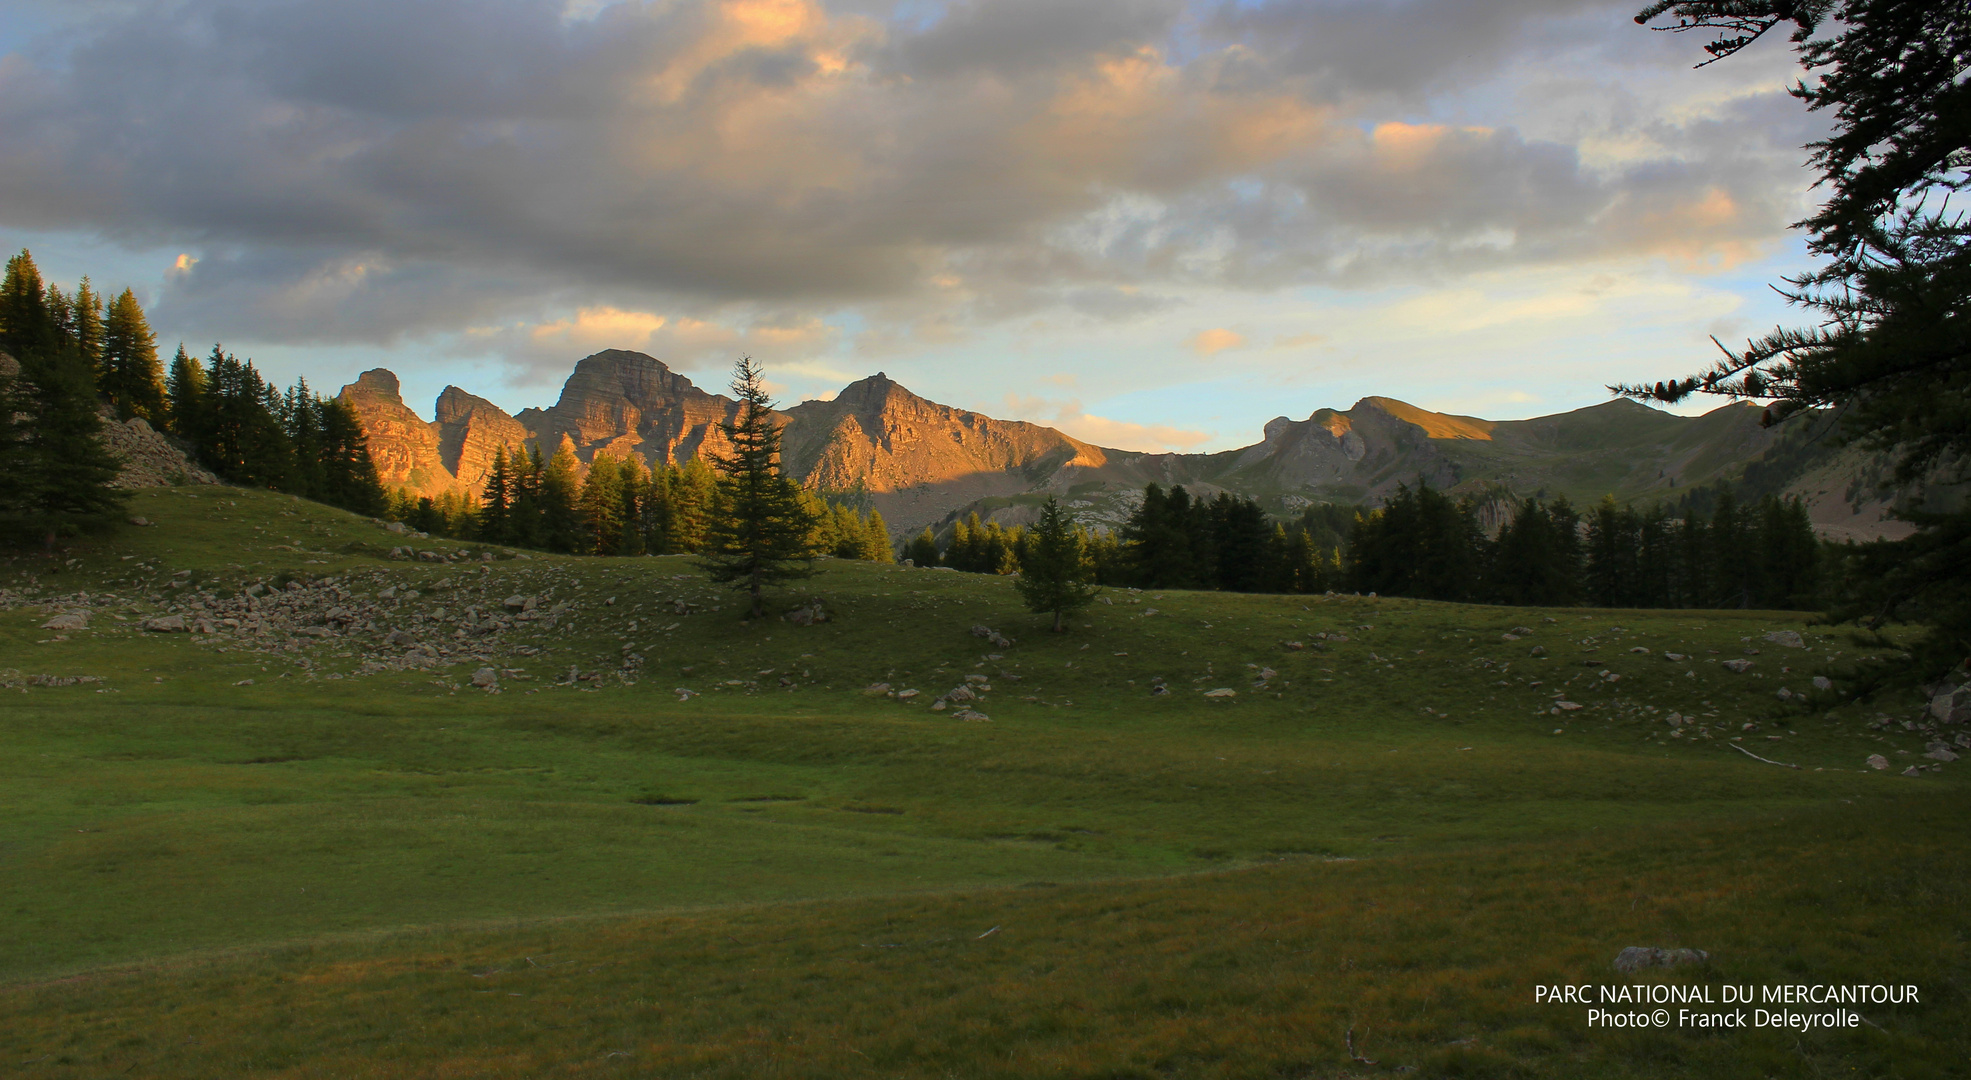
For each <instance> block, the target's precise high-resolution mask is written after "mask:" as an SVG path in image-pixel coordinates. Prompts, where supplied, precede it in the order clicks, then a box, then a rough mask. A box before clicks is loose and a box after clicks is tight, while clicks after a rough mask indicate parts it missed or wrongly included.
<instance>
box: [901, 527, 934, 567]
mask: <svg viewBox="0 0 1971 1080" xmlns="http://www.w3.org/2000/svg"><path fill="white" fill-rule="evenodd" d="M903 557H904V558H906V559H909V560H910V562H911V564H912V565H914V566H936V565H938V538H937V537H936V536H935V535H933V534H932V533H931V527H930V526H929V525H926V526H924V531H923V532H921V533H918V534H917V539H915V540H912V541H911V542H910V546H908V547H906V548H904V550H903Z"/></svg>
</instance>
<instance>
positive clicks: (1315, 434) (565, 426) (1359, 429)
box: [339, 349, 1887, 539]
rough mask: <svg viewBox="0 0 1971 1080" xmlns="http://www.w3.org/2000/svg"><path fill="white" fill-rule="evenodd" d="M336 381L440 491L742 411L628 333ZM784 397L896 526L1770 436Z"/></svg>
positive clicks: (1365, 484) (1515, 472) (696, 432)
mask: <svg viewBox="0 0 1971 1080" xmlns="http://www.w3.org/2000/svg"><path fill="white" fill-rule="evenodd" d="M339 397H340V398H341V399H342V400H344V401H347V402H348V403H349V404H350V405H351V406H353V407H354V408H355V411H356V413H357V416H358V417H359V418H360V419H361V420H362V422H363V425H364V428H365V430H366V431H367V432H368V433H369V437H370V442H371V454H372V456H373V457H374V458H375V459H376V461H377V466H378V471H379V474H380V475H381V476H382V478H383V480H384V483H385V484H386V485H387V486H389V487H392V488H398V487H402V488H405V489H408V490H410V491H411V492H413V493H414V494H420V495H432V496H436V495H439V494H441V493H443V492H457V493H459V494H462V495H467V496H476V495H477V494H478V492H479V490H480V488H481V486H482V485H483V483H484V480H485V476H486V473H487V471H488V470H489V469H490V467H491V462H492V459H493V454H494V452H495V451H496V450H497V449H500V448H505V449H506V450H507V451H508V452H509V453H512V452H514V451H516V450H519V449H522V448H524V447H525V446H526V445H527V444H529V443H533V444H537V445H539V446H540V447H541V448H542V450H543V452H544V453H549V454H552V453H554V452H556V451H557V450H560V449H567V450H568V451H569V452H570V453H572V454H573V455H574V457H575V458H576V460H577V461H578V462H580V463H581V464H582V465H583V466H586V464H587V463H588V462H591V461H593V460H594V459H595V457H596V455H597V454H609V455H610V456H612V457H616V458H622V457H625V456H636V457H638V458H640V459H641V460H643V461H644V462H645V463H646V464H648V463H650V462H653V461H657V462H663V463H665V464H669V465H673V466H675V465H682V464H683V463H684V462H686V461H688V460H690V459H691V458H693V457H703V456H706V455H710V454H717V453H720V452H721V451H723V450H725V449H726V441H725V438H724V436H723V435H722V434H721V433H720V432H719V428H718V425H719V424H720V423H722V422H726V421H729V420H730V419H731V418H732V417H733V416H734V415H736V412H737V409H738V404H737V403H736V402H735V401H733V399H731V398H729V397H726V396H724V395H721V394H713V393H708V392H707V391H705V390H703V389H701V388H699V387H698V386H696V385H695V384H693V383H692V382H691V380H690V379H689V378H687V377H685V376H683V375H681V374H678V373H677V372H674V371H672V370H670V368H669V367H667V366H666V365H665V364H664V363H663V362H662V361H659V360H657V359H656V358H654V357H651V356H648V355H646V354H644V353H639V352H633V351H629V350H623V349H605V350H603V351H601V352H597V353H593V354H591V355H589V356H586V357H583V358H582V359H581V360H579V361H578V362H577V363H576V364H575V366H574V369H573V370H572V371H571V372H570V374H569V377H568V379H567V381H566V382H565V383H564V384H563V386H562V390H561V394H560V396H559V397H558V398H557V400H556V401H555V403H554V404H553V405H551V406H548V407H546V408H528V409H523V410H521V411H520V412H519V413H516V414H511V415H509V414H508V413H506V412H505V411H504V410H503V409H501V408H500V407H499V406H497V405H494V404H493V403H492V402H490V401H487V400H486V399H485V398H481V397H478V396H476V395H474V394H471V393H470V392H468V391H466V390H464V389H462V388H460V387H457V386H447V387H446V388H445V389H444V390H443V391H442V392H440V394H439V395H438V398H437V400H436V402H435V404H434V409H433V417H434V418H433V419H432V420H430V421H425V420H423V419H422V418H421V417H419V416H418V415H417V413H416V412H415V411H413V410H412V409H411V408H410V407H409V406H408V405H406V404H405V403H404V401H403V398H402V395H401V386H400V383H399V382H398V380H397V377H396V376H395V374H393V373H392V372H390V371H388V370H386V369H382V368H377V369H372V370H370V371H366V372H364V373H362V375H360V376H359V377H358V378H357V380H356V381H355V382H353V383H351V384H349V385H348V386H345V387H343V389H342V392H341V394H340V395H339ZM775 415H776V418H777V419H778V420H779V421H780V423H781V425H782V432H783V439H784V447H785V454H784V460H785V462H786V467H787V470H788V472H789V474H790V475H792V476H794V477H796V478H797V479H799V480H800V481H801V482H802V483H803V484H805V485H806V486H808V487H810V488H814V489H817V490H820V491H823V492H827V493H831V494H834V495H837V496H841V497H848V498H851V499H853V500H855V501H858V502H860V503H863V504H865V505H868V506H872V507H874V508H875V509H878V510H881V511H882V513H883V515H884V517H885V518H886V519H887V520H888V521H889V522H890V524H891V526H892V529H893V530H894V531H895V534H896V535H897V537H898V538H899V539H901V538H903V537H905V536H908V535H910V534H914V533H915V532H917V531H918V530H920V529H922V528H924V527H926V526H933V527H937V526H940V525H942V524H944V523H946V522H949V521H950V520H952V519H953V518H955V517H957V516H959V515H961V514H963V513H966V512H968V511H972V510H977V511H979V512H981V513H984V514H986V515H987V516H990V517H994V518H996V519H998V520H1002V521H1005V522H1008V523H1013V522H1018V521H1021V520H1025V519H1027V518H1029V517H1031V515H1032V511H1033V508H1034V507H1035V506H1036V505H1037V504H1038V503H1039V502H1040V501H1042V500H1043V499H1044V498H1045V497H1046V496H1048V495H1055V496H1060V497H1062V499H1063V501H1064V502H1066V503H1067V504H1068V506H1069V507H1070V509H1071V510H1073V511H1074V513H1075V514H1076V515H1077V516H1078V517H1079V518H1081V519H1082V520H1084V521H1086V522H1088V523H1090V524H1093V525H1098V526H1110V527H1113V526H1115V525H1118V524H1120V522H1121V521H1122V520H1124V519H1126V518H1127V516H1128V513H1129V511H1130V510H1131V509H1133V507H1134V505H1135V502H1136V501H1137V500H1140V497H1141V496H1140V493H1141V489H1142V487H1143V485H1145V484H1148V483H1159V484H1165V485H1170V484H1184V485H1185V486H1187V487H1189V488H1190V489H1191V490H1192V492H1193V493H1194V494H1196V495H1201V496H1205V497H1211V496H1215V495H1216V494H1217V493H1219V492H1231V493H1234V494H1237V495H1240V496H1245V497H1252V498H1256V499H1258V500H1259V501H1260V502H1261V504H1262V505H1264V506H1265V507H1266V508H1267V509H1268V510H1269V511H1272V512H1274V513H1279V514H1291V513H1294V512H1297V511H1298V510H1299V509H1300V508H1301V507H1304V506H1306V505H1309V504H1311V503H1317V502H1335V503H1346V504H1356V503H1367V504H1372V505H1373V504H1377V503H1379V502H1381V501H1382V500H1383V499H1385V498H1387V497H1388V496H1389V495H1390V494H1391V493H1393V492H1394V490H1395V488H1396V487H1397V486H1398V485H1399V484H1410V485H1414V484H1416V483H1419V482H1424V483H1429V484H1430V485H1432V486H1433V487H1437V488H1440V489H1445V490H1451V491H1458V492H1463V493H1467V494H1474V495H1480V496H1484V497H1487V498H1490V499H1493V500H1502V499H1504V498H1506V497H1508V496H1511V495H1541V496H1548V497H1551V496H1553V495H1567V496H1568V497H1570V498H1572V499H1574V501H1576V502H1577V503H1590V502H1593V501H1595V500H1598V499H1599V498H1600V497H1601V495H1602V494H1604V493H1606V494H1612V495H1614V496H1615V497H1616V498H1617V499H1618V500H1622V501H1634V502H1650V501H1655V500H1660V499H1664V498H1674V497H1675V495H1676V493H1677V492H1678V491H1679V490H1680V489H1686V488H1689V487H1692V486H1695V485H1699V484H1708V483H1714V482H1717V481H1720V480H1727V479H1731V478H1733V476H1735V475H1736V474H1737V473H1738V472H1741V471H1742V470H1743V469H1744V467H1745V466H1746V465H1747V463H1749V462H1751V461H1753V460H1756V459H1757V458H1759V457H1760V456H1761V455H1762V454H1764V453H1766V452H1767V451H1768V450H1769V449H1771V448H1772V447H1773V445H1774V443H1775V440H1776V438H1777V437H1778V436H1777V435H1776V434H1775V433H1774V429H1770V428H1766V427H1763V426H1762V425H1761V424H1760V415H1761V410H1760V409H1759V408H1758V407H1757V406H1754V405H1750V404H1746V403H1736V404H1732V405H1726V406H1723V407H1721V408H1718V409H1714V410H1712V411H1710V412H1708V413H1705V414H1703V415H1701V416H1695V417H1687V416H1678V415H1675V414H1672V413H1666V412H1661V411H1659V410H1656V409H1652V408H1650V407H1648V406H1646V405H1642V404H1639V403H1637V402H1634V401H1629V400H1627V399H1617V400H1614V401H1609V402H1604V403H1602V404H1599V405H1593V406H1589V407H1587V408H1583V409H1576V410H1572V411H1570V412H1565V413H1556V414H1553V415H1549V416H1540V417H1532V418H1529V419H1525V420H1487V419H1483V418H1481V417H1475V416H1461V415H1455V414H1449V413H1438V412H1432V411H1430V410H1427V409H1422V408H1419V407H1417V406H1414V405H1411V404H1409V403H1408V402H1404V401H1401V400H1399V399H1396V398H1391V397H1383V396H1377V395H1371V396H1367V397H1364V398H1362V399H1360V400H1358V401H1357V402H1356V403H1355V404H1354V405H1353V406H1351V407H1350V408H1348V409H1345V410H1337V409H1332V408H1319V409H1315V410H1314V411H1313V412H1311V413H1310V414H1308V416H1307V418H1306V419H1304V420H1295V419H1293V418H1292V417H1288V416H1279V417H1275V418H1274V419H1273V420H1271V421H1268V422H1267V423H1266V424H1265V426H1264V428H1263V431H1262V433H1261V438H1260V440H1259V441H1258V442H1255V443H1252V444H1251V445H1248V446H1243V447H1238V448H1235V449H1231V450H1223V451H1217V452H1213V453H1203V454H1184V453H1152V452H1145V451H1132V450H1117V449H1112V448H1107V447H1101V446H1097V445H1095V444H1092V443H1088V442H1084V441H1081V440H1079V439H1076V438H1074V437H1073V436H1070V435H1068V434H1066V433H1064V432H1061V431H1058V430H1056V429H1054V428H1050V427H1047V426H1045V425H1041V424H1034V423H1030V422H1027V421H1020V420H999V419H996V418H993V417H989V416H986V415H984V414H982V413H978V412H974V411H971V410H967V409H961V408H956V407H954V406H949V405H943V404H940V403H938V402H935V401H931V400H929V399H927V398H924V397H921V396H919V395H917V394H915V393H912V392H911V391H910V390H909V389H907V388H905V387H904V386H902V385H901V384H900V383H897V382H895V381H894V380H892V379H890V378H889V377H888V376H887V375H886V374H884V373H882V372H878V373H876V374H875V375H871V376H868V377H866V378H863V379H859V380H856V381H855V382H852V383H850V384H849V385H848V386H846V387H844V388H843V389H842V391H841V392H839V393H838V394H836V395H835V397H833V398H831V399H828V400H809V401H804V402H801V403H799V404H797V405H792V406H789V407H787V408H785V409H781V410H777V411H776V413H775ZM1824 456H1831V455H1824ZM1817 463H1818V459H1817ZM1808 471H1811V470H1808ZM1850 471H1852V470H1850ZM1837 481H1838V477H1835V476H1831V475H1830V474H1827V471H1826V469H1825V468H1823V469H1821V471H1820V472H1819V473H1816V474H1815V476H1814V482H1815V483H1818V484H1819V485H1821V490H1820V491H1819V495H1820V496H1821V497H1820V498H1819V499H1818V500H1817V501H1816V502H1815V504H1814V505H1815V508H1816V520H1817V522H1818V523H1819V524H1821V525H1823V526H1824V528H1825V530H1826V531H1829V532H1834V533H1839V534H1840V535H1845V536H1857V535H1866V534H1869V533H1870V532H1871V531H1875V532H1878V533H1879V531H1880V530H1877V529H1876V528H1875V525H1876V523H1879V522H1880V518H1881V511H1882V509H1883V507H1884V506H1885V505H1887V504H1886V503H1885V502H1883V500H1882V498H1881V495H1880V493H1879V492H1874V491H1869V492H1861V493H1859V497H1857V493H1855V492H1849V493H1848V496H1847V497H1846V498H1845V499H1829V498H1826V497H1825V496H1827V495H1828V491H1827V490H1826V489H1827V487H1828V485H1830V484H1833V483H1835V482H1837ZM1864 518H1866V519H1869V520H1862V519H1864ZM1823 519H1824V520H1823Z"/></svg>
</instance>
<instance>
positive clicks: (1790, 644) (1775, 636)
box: [1766, 630, 1807, 649]
mask: <svg viewBox="0 0 1971 1080" xmlns="http://www.w3.org/2000/svg"><path fill="white" fill-rule="evenodd" d="M1766 640H1767V641H1770V642H1772V643H1773V644H1774V645H1778V646H1781V647H1782V648H1787V649H1804V648H1806V647H1807V643H1806V642H1804V641H1801V640H1800V634H1799V631H1797V630H1774V631H1772V632H1770V633H1768V634H1767V635H1766Z"/></svg>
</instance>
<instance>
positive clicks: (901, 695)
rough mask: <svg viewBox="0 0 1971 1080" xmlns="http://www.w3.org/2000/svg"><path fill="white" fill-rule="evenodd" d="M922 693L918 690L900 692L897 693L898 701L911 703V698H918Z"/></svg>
mask: <svg viewBox="0 0 1971 1080" xmlns="http://www.w3.org/2000/svg"><path fill="white" fill-rule="evenodd" d="M921 692H922V691H918V690H899V691H897V700H898V701H909V700H910V699H911V698H914V697H916V696H917V695H918V694H919V693H921Z"/></svg>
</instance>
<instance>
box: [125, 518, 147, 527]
mask: <svg viewBox="0 0 1971 1080" xmlns="http://www.w3.org/2000/svg"><path fill="white" fill-rule="evenodd" d="M130 524H132V525H135V526H137V527H138V528H140V529H145V528H149V527H150V524H151V519H150V518H147V517H133V518H131V519H130Z"/></svg>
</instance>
